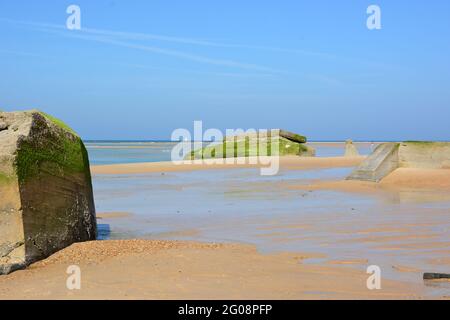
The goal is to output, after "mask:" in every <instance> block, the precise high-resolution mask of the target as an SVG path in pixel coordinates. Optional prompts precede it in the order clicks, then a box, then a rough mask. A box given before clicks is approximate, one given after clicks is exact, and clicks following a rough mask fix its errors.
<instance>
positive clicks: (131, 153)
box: [84, 140, 373, 165]
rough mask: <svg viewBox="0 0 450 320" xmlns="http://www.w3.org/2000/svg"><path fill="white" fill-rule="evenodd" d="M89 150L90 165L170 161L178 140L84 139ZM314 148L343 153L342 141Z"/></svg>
mask: <svg viewBox="0 0 450 320" xmlns="http://www.w3.org/2000/svg"><path fill="white" fill-rule="evenodd" d="M84 142H85V144H86V148H87V150H88V152H89V160H90V163H91V165H105V164H118V163H138V162H160V161H170V160H171V158H170V157H171V151H172V148H173V147H174V146H175V145H176V144H177V143H178V142H171V141H117V140H116V141H105V140H87V141H84ZM310 145H312V146H313V147H314V148H316V155H317V156H318V157H336V156H342V155H343V154H344V143H342V142H333V143H321V142H312V143H310ZM355 145H356V146H357V148H358V150H359V152H360V153H361V154H362V155H367V154H369V153H370V152H371V149H372V147H373V146H371V145H370V144H368V143H358V142H355Z"/></svg>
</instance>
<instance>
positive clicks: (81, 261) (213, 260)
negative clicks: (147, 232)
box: [0, 240, 421, 299]
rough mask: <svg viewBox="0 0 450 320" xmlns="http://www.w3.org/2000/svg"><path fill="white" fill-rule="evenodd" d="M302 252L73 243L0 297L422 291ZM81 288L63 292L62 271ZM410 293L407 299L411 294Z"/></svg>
mask: <svg viewBox="0 0 450 320" xmlns="http://www.w3.org/2000/svg"><path fill="white" fill-rule="evenodd" d="M308 257H309V255H308V254H298V253H278V254H272V255H262V254H260V253H258V252H257V251H256V249H255V247H253V246H248V245H239V244H208V243H197V242H177V241H150V240H122V241H96V242H87V243H80V244H75V245H72V246H71V247H69V248H66V249H64V250H62V251H60V252H58V253H57V254H55V255H53V256H52V257H50V258H48V259H47V260H44V261H41V262H38V263H35V264H34V265H32V266H31V267H30V268H29V269H28V270H25V271H18V272H15V273H13V274H10V275H8V276H2V277H0V299H22V298H26V299H336V298H340V299H417V298H420V292H421V288H420V287H419V286H415V285H412V284H407V283H402V282H395V281H388V280H383V290H373V291H371V290H368V289H367V287H366V281H367V277H368V275H367V274H365V273H364V272H362V271H357V270H354V269H352V268H349V267H342V266H319V265H312V264H304V263H302V262H303V261H304V259H307V258H308ZM73 264H75V265H78V266H79V267H80V268H81V290H74V291H70V290H68V289H67V288H66V280H67V277H68V275H67V274H66V269H67V267H68V266H69V265H73ZM412 292H414V293H412Z"/></svg>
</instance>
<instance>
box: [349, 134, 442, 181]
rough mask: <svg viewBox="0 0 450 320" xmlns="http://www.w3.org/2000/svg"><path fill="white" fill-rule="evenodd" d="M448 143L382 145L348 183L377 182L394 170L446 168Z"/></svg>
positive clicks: (411, 142)
mask: <svg viewBox="0 0 450 320" xmlns="http://www.w3.org/2000/svg"><path fill="white" fill-rule="evenodd" d="M449 163H450V142H428V141H407V142H401V143H392V142H391V143H383V144H381V145H379V146H378V147H377V148H376V149H375V151H374V152H373V153H372V154H371V155H370V156H369V157H368V158H367V159H366V160H365V161H364V162H363V163H362V164H361V165H360V166H359V167H358V168H356V169H355V170H354V171H353V172H352V173H351V174H350V176H348V177H347V180H364V181H374V182H379V181H381V180H382V179H383V178H384V177H386V176H387V175H388V174H390V173H391V172H392V171H394V170H395V169H397V168H423V169H448V168H449Z"/></svg>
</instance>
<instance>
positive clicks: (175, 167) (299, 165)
mask: <svg viewBox="0 0 450 320" xmlns="http://www.w3.org/2000/svg"><path fill="white" fill-rule="evenodd" d="M364 159H365V157H363V156H361V157H350V158H349V157H330V158H316V157H303V158H302V157H295V156H286V157H280V167H282V168H284V169H292V170H302V169H303V170H306V169H319V168H339V167H352V166H357V165H358V164H360V163H361V162H362V161H363V160H364ZM238 160H239V159H237V158H236V162H237V161H238ZM247 160H248V158H247ZM269 161H270V159H268V158H267V157H266V158H264V163H266V162H269ZM249 162H250V161H249V160H248V161H247V163H246V164H237V163H234V164H206V163H204V162H203V161H201V160H195V161H192V162H191V163H183V162H179V163H177V164H174V163H173V162H146V163H127V164H112V165H101V166H92V167H91V172H92V174H143V173H154V172H175V171H193V170H206V169H237V168H253V167H261V166H263V165H261V164H249Z"/></svg>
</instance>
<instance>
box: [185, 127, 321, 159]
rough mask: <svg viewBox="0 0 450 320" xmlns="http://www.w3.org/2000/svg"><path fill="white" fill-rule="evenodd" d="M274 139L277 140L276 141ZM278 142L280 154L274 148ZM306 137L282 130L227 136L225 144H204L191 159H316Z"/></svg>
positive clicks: (193, 152) (194, 152)
mask: <svg viewBox="0 0 450 320" xmlns="http://www.w3.org/2000/svg"><path fill="white" fill-rule="evenodd" d="M274 138H275V139H276V140H274ZM274 141H276V142H277V143H278V152H273V150H272V148H273V145H274V144H275V142H274ZM305 142H306V137H304V136H301V135H298V134H295V133H292V132H289V131H285V130H280V129H275V130H270V131H267V132H247V133H244V134H240V135H232V136H226V137H225V138H224V139H223V142H217V143H206V142H205V143H203V144H204V145H206V146H205V147H203V148H199V149H196V150H194V151H192V153H191V155H190V156H188V157H187V158H190V159H211V158H215V159H220V158H234V157H254V156H274V155H280V156H287V155H295V156H303V157H314V156H315V154H316V151H315V149H314V148H312V147H310V146H308V145H306V144H305Z"/></svg>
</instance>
